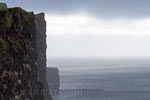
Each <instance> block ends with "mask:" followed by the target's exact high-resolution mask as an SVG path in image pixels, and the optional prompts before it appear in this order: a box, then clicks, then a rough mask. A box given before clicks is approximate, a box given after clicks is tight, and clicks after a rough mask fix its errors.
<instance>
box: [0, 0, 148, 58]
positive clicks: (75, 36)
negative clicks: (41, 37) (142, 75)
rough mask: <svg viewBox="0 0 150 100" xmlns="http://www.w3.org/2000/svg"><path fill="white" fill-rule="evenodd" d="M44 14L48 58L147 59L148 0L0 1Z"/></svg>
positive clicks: (9, 5)
mask: <svg viewBox="0 0 150 100" xmlns="http://www.w3.org/2000/svg"><path fill="white" fill-rule="evenodd" d="M0 2H6V3H7V5H8V7H15V6H20V7H22V8H24V9H26V10H28V11H34V12H35V13H39V12H45V18H46V21H47V46H48V48H47V58H48V59H53V58H149V57H150V46H149V43H150V6H149V5H150V0H1V1H0Z"/></svg>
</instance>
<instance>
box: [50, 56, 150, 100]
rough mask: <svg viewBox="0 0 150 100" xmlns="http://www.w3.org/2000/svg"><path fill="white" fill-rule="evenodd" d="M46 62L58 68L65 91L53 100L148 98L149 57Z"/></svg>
mask: <svg viewBox="0 0 150 100" xmlns="http://www.w3.org/2000/svg"><path fill="white" fill-rule="evenodd" d="M48 65H49V66H50V67H57V68H59V71H60V79H61V80H60V82H61V83H60V84H61V86H60V89H62V90H64V91H65V92H63V93H60V94H59V95H54V96H53V98H54V100H150V60H148V59H147V60H133V59H132V60H51V61H49V63H48ZM66 91H67V92H66ZM68 91H69V92H68ZM70 91H71V93H70Z"/></svg>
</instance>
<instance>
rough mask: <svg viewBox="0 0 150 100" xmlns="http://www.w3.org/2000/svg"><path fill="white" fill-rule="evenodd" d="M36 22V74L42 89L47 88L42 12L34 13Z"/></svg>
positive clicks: (45, 47) (44, 22)
mask: <svg viewBox="0 0 150 100" xmlns="http://www.w3.org/2000/svg"><path fill="white" fill-rule="evenodd" d="M35 23H36V32H37V35H36V45H37V52H38V58H37V75H38V80H39V81H40V82H41V83H43V89H44V90H48V83H47V80H46V62H47V59H46V49H47V45H46V37H47V36H46V21H45V15H44V13H39V14H36V15H35ZM44 98H45V99H49V98H51V97H50V96H49V95H45V96H44Z"/></svg>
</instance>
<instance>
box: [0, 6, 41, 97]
mask: <svg viewBox="0 0 150 100" xmlns="http://www.w3.org/2000/svg"><path fill="white" fill-rule="evenodd" d="M36 29H37V28H36V23H35V15H34V13H33V12H26V11H25V10H22V9H21V8H8V9H0V100H43V95H35V94H34V95H33V94H31V91H34V90H38V91H39V90H42V89H43V84H42V83H41V82H40V81H38V76H37V73H38V72H37V58H38V51H37V50H38V49H37V43H36V38H37V37H36V35H37V32H36ZM32 93H33V92H32ZM34 93H35V91H34Z"/></svg>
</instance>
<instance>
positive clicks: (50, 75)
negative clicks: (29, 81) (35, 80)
mask: <svg viewBox="0 0 150 100" xmlns="http://www.w3.org/2000/svg"><path fill="white" fill-rule="evenodd" d="M47 81H48V86H49V89H50V90H52V91H53V90H54V91H55V90H56V91H57V90H59V87H60V76H59V70H58V68H50V67H48V68H47Z"/></svg>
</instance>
